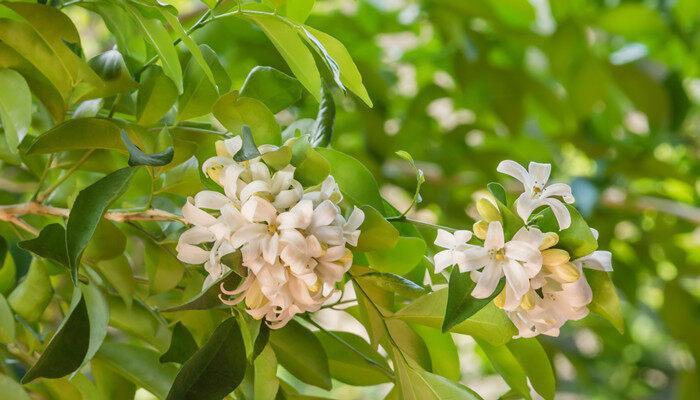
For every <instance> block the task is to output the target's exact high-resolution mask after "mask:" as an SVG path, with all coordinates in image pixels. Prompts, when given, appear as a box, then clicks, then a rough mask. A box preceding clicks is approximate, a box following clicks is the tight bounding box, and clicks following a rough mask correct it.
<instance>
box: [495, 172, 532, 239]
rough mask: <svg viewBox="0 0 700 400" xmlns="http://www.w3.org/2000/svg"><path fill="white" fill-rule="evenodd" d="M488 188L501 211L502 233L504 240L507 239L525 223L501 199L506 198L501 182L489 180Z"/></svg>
mask: <svg viewBox="0 0 700 400" xmlns="http://www.w3.org/2000/svg"><path fill="white" fill-rule="evenodd" d="M488 189H489V192H491V194H492V195H493V197H494V198H496V205H497V206H498V211H499V212H500V213H501V222H502V223H503V233H504V234H505V237H506V240H509V239H510V238H512V237H513V235H515V233H516V232H517V231H518V230H520V228H522V227H523V226H525V223H524V222H523V220H522V219H520V217H519V216H517V215H515V214H514V213H513V211H511V210H510V208H508V205H507V203H504V202H503V201H502V199H505V198H506V191H505V189H503V186H501V184H499V183H494V182H491V183H489V184H488Z"/></svg>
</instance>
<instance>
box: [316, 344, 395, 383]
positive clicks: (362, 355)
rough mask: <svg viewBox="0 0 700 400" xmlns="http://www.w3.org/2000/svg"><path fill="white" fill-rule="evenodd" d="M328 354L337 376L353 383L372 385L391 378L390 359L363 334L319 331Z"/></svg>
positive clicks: (332, 371) (333, 372) (388, 380)
mask: <svg viewBox="0 0 700 400" xmlns="http://www.w3.org/2000/svg"><path fill="white" fill-rule="evenodd" d="M315 334H316V337H317V338H318V339H319V340H320V341H321V344H322V345H323V348H324V350H325V351H326V354H327V355H328V366H329V368H330V372H331V376H333V378H335V379H337V380H339V381H341V382H344V383H347V384H349V385H353V386H372V385H379V384H381V383H385V382H390V381H391V369H390V368H389V364H388V363H387V362H386V359H384V357H382V356H381V355H380V354H379V353H377V351H376V350H375V349H374V348H372V346H370V344H369V343H367V342H366V341H365V340H364V339H362V338H361V337H359V336H357V335H355V334H353V333H349V332H340V331H318V332H315Z"/></svg>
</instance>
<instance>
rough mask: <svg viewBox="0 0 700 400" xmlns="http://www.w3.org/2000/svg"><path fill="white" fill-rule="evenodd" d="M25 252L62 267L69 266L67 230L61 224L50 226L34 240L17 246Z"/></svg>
mask: <svg viewBox="0 0 700 400" xmlns="http://www.w3.org/2000/svg"><path fill="white" fill-rule="evenodd" d="M17 245H18V246H19V247H20V248H23V249H24V250H27V251H31V252H32V253H34V254H36V255H38V256H39V257H44V258H48V259H49V260H52V261H55V262H57V263H59V264H61V265H65V266H68V253H67V250H66V230H65V229H64V228H63V225H61V224H49V225H46V226H45V227H44V229H42V230H41V232H39V236H37V237H36V238H34V239H29V240H25V241H23V242H19V243H18V244H17Z"/></svg>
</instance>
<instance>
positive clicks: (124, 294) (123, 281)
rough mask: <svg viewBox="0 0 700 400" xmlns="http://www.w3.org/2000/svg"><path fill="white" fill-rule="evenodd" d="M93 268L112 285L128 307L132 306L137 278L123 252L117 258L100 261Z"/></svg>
mask: <svg viewBox="0 0 700 400" xmlns="http://www.w3.org/2000/svg"><path fill="white" fill-rule="evenodd" d="M93 268H94V269H95V270H97V272H99V273H100V275H102V277H104V279H105V280H106V281H107V282H108V283H109V284H110V285H112V287H113V288H114V289H115V290H116V291H117V293H118V294H119V296H120V297H121V298H122V300H124V303H125V304H126V305H127V307H131V302H132V299H133V297H134V293H136V280H135V279H134V273H133V271H132V270H131V266H130V265H129V260H128V259H127V258H126V256H125V255H124V254H122V255H120V256H118V257H115V258H111V259H107V260H103V261H99V262H98V263H96V264H95V265H94V266H93Z"/></svg>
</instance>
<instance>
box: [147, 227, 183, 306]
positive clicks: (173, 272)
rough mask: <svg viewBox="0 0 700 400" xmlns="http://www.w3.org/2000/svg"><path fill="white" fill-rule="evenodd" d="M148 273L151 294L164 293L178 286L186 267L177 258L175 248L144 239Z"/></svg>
mask: <svg viewBox="0 0 700 400" xmlns="http://www.w3.org/2000/svg"><path fill="white" fill-rule="evenodd" d="M144 245H145V247H146V260H145V261H146V273H147V274H148V283H149V289H150V291H151V293H164V292H167V291H168V290H170V289H172V288H174V287H175V286H177V284H178V283H179V282H180V280H181V279H182V275H183V274H184V272H185V266H184V264H183V263H181V262H180V260H178V259H177V257H176V256H175V254H176V253H175V251H174V249H173V247H174V246H172V245H170V244H165V243H163V244H161V243H156V242H155V241H153V240H152V239H151V238H144Z"/></svg>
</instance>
